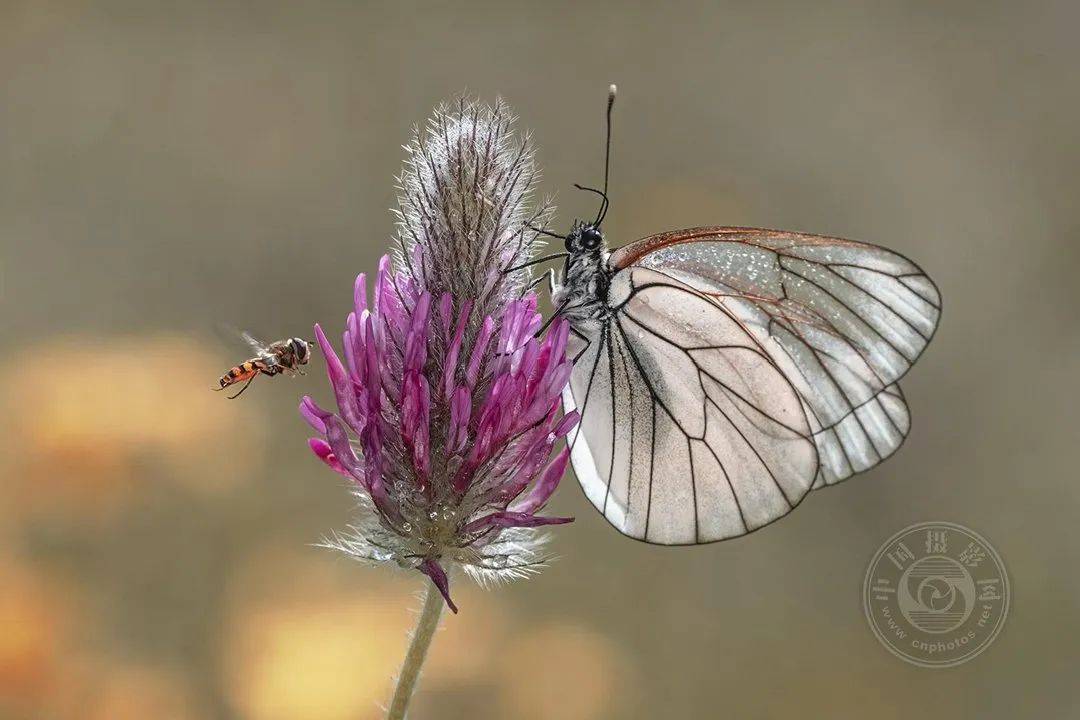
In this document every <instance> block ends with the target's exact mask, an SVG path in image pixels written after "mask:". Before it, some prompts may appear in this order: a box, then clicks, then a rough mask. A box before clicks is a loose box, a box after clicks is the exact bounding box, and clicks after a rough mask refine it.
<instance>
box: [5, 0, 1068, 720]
mask: <svg viewBox="0 0 1080 720" xmlns="http://www.w3.org/2000/svg"><path fill="white" fill-rule="evenodd" d="M1078 21H1080V12H1078V11H1077V8H1076V5H1075V4H1073V3H1065V2H1061V3H1053V2H1036V3H1001V2H952V3H930V2H921V3H895V4H891V5H889V4H877V3H875V4H868V3H861V2H856V1H854V0H845V1H841V2H827V1H826V2H815V3H803V2H788V3H783V2H781V3H743V2H731V1H729V2H723V3H712V4H709V7H707V8H706V7H705V4H704V3H702V4H698V3H687V4H685V5H679V4H674V5H672V4H664V5H663V6H661V4H659V3H638V2H615V1H610V2H595V3H587V2H556V1H555V0H551V1H549V2H543V3H520V4H519V3H516V2H507V1H506V0H499V1H498V2H490V3H488V2H473V3H468V4H454V3H422V4H419V3H418V4H414V3H396V4H391V3H385V4H383V3H377V4H374V3H363V2H351V1H350V2H346V1H342V2H309V3H291V2H280V3H277V2H233V3H218V2H204V1H199V2H186V3H173V2H146V1H145V0H138V1H128V2H120V1H117V2H97V3H83V2H74V1H71V2H67V1H64V0H35V1H32V2H16V1H13V0H4V1H3V2H0V273H2V275H0V292H2V306H0V307H2V309H0V344H2V348H0V717H2V718H5V720H6V719H8V718H10V719H12V720H23V719H24V718H57V719H65V718H90V719H92V720H98V719H105V718H110V719H112V718H120V719H124V718H162V719H166V720H188V719H191V718H200V719H201V718H210V719H214V720H217V719H221V720H225V719H230V720H231V719H237V720H278V719H281V720H284V719H286V718H287V719H289V720H306V719H308V718H310V719H312V720H316V719H318V720H338V719H341V720H353V719H356V720H361V719H364V718H376V717H379V716H380V709H379V708H380V705H381V704H382V703H383V702H385V701H386V700H387V699H388V697H389V690H390V683H391V679H392V677H393V676H394V674H395V673H396V671H397V668H398V665H399V662H400V660H401V658H402V656H403V653H404V649H405V645H406V631H407V629H408V628H409V626H410V624H411V623H412V620H413V617H414V613H415V611H416V609H417V607H418V601H417V599H416V593H417V592H418V590H419V589H420V588H422V586H423V581H422V578H421V577H420V576H419V575H416V574H412V575H408V574H402V573H398V572H395V571H391V570H388V569H385V568H377V569H369V568H366V567H363V566H360V565H358V564H355V563H352V562H350V561H348V560H346V559H344V558H342V557H338V556H335V555H333V554H332V553H330V552H329V551H325V550H321V549H319V548H315V547H313V546H312V545H313V543H315V542H317V541H319V540H320V538H322V537H323V536H324V535H325V534H326V533H328V532H329V531H331V530H333V529H335V528H342V527H343V526H344V525H345V524H346V523H347V522H348V520H349V516H350V512H351V507H352V502H351V500H350V498H349V497H348V495H347V493H346V490H345V488H344V486H343V484H342V483H341V482H340V481H339V479H338V478H337V476H335V475H333V473H330V472H328V471H326V470H325V468H323V467H322V466H321V465H320V464H319V463H318V462H317V461H316V460H315V459H313V458H312V457H310V454H309V453H308V451H307V449H306V446H305V439H306V437H307V431H306V427H305V426H304V424H303V423H302V422H301V421H300V419H299V417H298V416H297V413H296V404H297V400H298V398H299V396H300V395H301V394H303V393H311V394H313V395H314V396H315V397H316V398H319V399H322V400H326V399H328V396H329V393H328V389H327V386H326V383H325V379H324V376H323V375H322V372H321V361H320V360H319V359H316V361H315V363H316V365H315V369H316V372H313V373H311V374H309V375H308V377H306V378H300V379H295V380H293V379H286V378H281V379H276V380H274V381H272V382H261V383H256V384H255V387H254V388H252V391H250V392H249V393H247V394H246V395H245V396H244V397H243V398H241V400H239V401H237V402H228V401H227V400H225V399H224V397H222V396H221V395H220V394H215V393H212V392H210V391H209V388H210V387H211V385H212V384H213V383H214V382H215V379H216V378H217V376H218V375H220V374H221V373H222V372H223V371H224V370H225V369H226V368H227V367H228V366H229V365H231V364H233V363H235V362H237V361H239V360H242V359H243V358H244V355H245V348H244V347H243V346H242V345H240V344H229V343H228V342H223V341H222V340H220V339H219V338H218V337H217V336H215V334H214V327H215V326H216V325H218V324H221V323H226V324H230V325H235V326H238V327H244V328H250V329H251V330H253V331H255V332H257V333H261V334H263V335H264V336H266V337H268V338H276V337H279V336H286V335H292V334H310V328H311V325H312V323H313V322H315V321H320V322H322V323H324V324H326V325H328V326H330V327H338V326H339V325H340V323H342V322H343V320H344V317H345V314H346V312H347V310H348V308H349V305H350V301H351V292H352V290H351V288H352V280H353V278H354V277H355V275H356V273H357V272H359V271H363V270H371V269H373V268H374V266H375V263H376V259H377V258H378V256H379V255H380V254H381V253H382V252H384V250H385V248H386V247H387V244H388V241H389V238H390V237H391V233H392V230H393V221H392V218H391V216H390V213H389V212H388V208H389V207H390V206H391V205H392V204H393V203H394V198H395V193H394V189H393V176H394V175H395V174H396V173H397V172H398V170H399V167H400V163H401V161H402V155H403V153H402V151H401V149H400V145H401V144H402V143H404V142H405V141H406V140H407V137H408V132H409V128H410V126H411V125H412V124H414V123H418V122H422V121H424V120H425V118H426V117H427V116H428V114H429V112H430V110H431V108H432V107H433V106H434V105H435V104H436V103H438V102H439V101H440V100H443V99H447V98H452V97H453V96H455V95H456V94H458V93H460V92H461V91H463V90H468V91H469V92H471V93H474V94H477V95H479V96H480V97H482V98H484V99H487V100H492V99H494V98H495V97H496V96H497V95H501V96H502V97H504V98H505V99H506V100H507V101H508V102H509V103H510V104H511V105H512V106H513V107H514V108H515V109H516V111H517V112H518V113H519V115H520V116H521V119H522V120H521V126H522V127H523V128H528V129H531V130H532V131H533V132H534V136H535V141H536V143H537V145H538V146H539V155H538V159H539V161H540V163H541V164H542V166H543V167H544V170H545V175H544V179H543V182H542V186H541V190H542V191H544V192H548V193H552V194H556V196H557V198H556V199H557V202H558V205H559V214H558V223H559V226H561V227H566V226H568V225H569V223H570V222H571V221H572V219H573V218H574V217H576V216H584V215H587V214H588V213H591V212H594V210H595V203H594V201H593V198H592V197H590V196H588V195H586V194H583V193H577V192H574V191H573V189H572V187H571V184H572V183H574V182H582V183H596V182H598V180H599V178H600V174H601V163H602V141H603V115H602V111H603V106H604V101H605V92H606V88H607V85H608V83H610V82H617V83H618V84H619V88H620V98H619V103H618V105H617V108H616V117H615V152H614V156H613V180H612V191H613V205H612V210H611V214H610V215H609V219H608V220H607V222H606V223H605V229H606V230H607V232H608V234H609V238H610V240H611V241H612V242H613V244H615V245H618V244H622V243H623V242H626V241H629V240H632V239H634V238H637V237H640V236H643V235H646V234H650V233H653V232H657V231H661V230H665V229H671V228H678V227H690V226H694V225H702V224H716V223H721V224H738V225H759V226H766V227H784V228H791V229H800V230H806V231H813V232H819V233H826V234H835V235H841V236H847V237H853V238H859V239H864V240H868V241H871V242H875V243H878V244H881V245H885V246H888V247H891V248H894V249H896V250H899V251H901V252H903V253H905V254H907V255H909V256H910V257H912V258H914V259H916V260H917V262H919V264H920V265H922V267H923V268H925V269H926V270H927V272H928V273H929V274H930V275H931V276H932V277H933V278H934V279H935V280H936V281H937V283H938V285H939V286H940V288H941V290H942V293H943V295H944V298H945V314H944V318H943V322H942V325H941V328H940V330H939V332H938V334H937V338H936V339H935V341H934V342H933V344H932V345H931V346H930V348H929V350H928V351H927V353H926V354H925V356H924V357H923V359H922V360H921V361H920V362H919V364H918V366H917V367H916V368H915V369H914V371H913V372H912V373H911V374H910V375H909V376H908V378H907V380H905V382H904V389H905V391H906V393H907V398H908V401H909V403H910V405H911V408H912V413H913V416H914V426H913V431H912V433H911V436H910V437H909V439H908V441H907V443H906V445H905V447H904V448H903V449H902V450H901V451H900V452H899V453H898V454H897V455H896V456H895V457H894V458H893V459H891V460H890V461H889V462H887V463H885V464H884V465H882V466H881V467H879V468H878V469H876V470H874V471H871V472H870V473H868V474H866V475H863V476H861V477H859V478H857V479H854V480H852V481H851V482H848V483H846V484H844V485H842V486H840V487H839V488H838V489H832V490H828V491H825V492H821V493H815V494H813V495H811V496H810V499H809V500H808V501H807V502H806V503H804V504H803V505H802V506H801V507H800V508H799V510H798V512H795V513H793V514H792V515H791V516H790V517H788V518H787V519H785V520H783V521H781V522H779V523H777V524H775V525H773V526H771V527H770V528H769V529H767V530H765V531H763V532H760V533H756V534H754V535H752V536H750V537H747V538H744V539H741V540H736V541H732V542H727V543H721V544H718V545H711V546H706V547H699V548H687V549H678V550H672V549H663V548H654V547H648V546H645V545H642V544H640V543H634V542H630V541H627V540H624V539H622V538H621V537H620V536H619V535H618V534H617V533H615V532H614V531H613V530H611V529H609V527H608V526H607V524H606V523H605V522H604V521H603V520H602V519H601V518H600V517H599V516H598V515H597V514H596V513H595V512H594V511H593V510H592V509H591V508H590V507H589V506H588V505H587V502H586V501H585V499H584V497H583V496H582V494H581V492H580V490H579V489H578V487H577V485H576V483H575V482H574V480H573V478H572V477H568V478H567V481H566V482H565V483H564V486H563V489H562V490H561V491H560V493H559V495H558V496H557V500H556V502H555V510H557V511H559V512H561V513H570V514H574V515H576V516H577V517H578V521H577V522H576V523H574V524H572V525H570V526H567V527H563V528H559V529H558V530H557V531H556V532H555V533H554V534H555V542H554V548H555V551H556V552H557V553H558V554H559V555H560V556H561V558H560V559H559V560H558V561H557V562H555V563H554V564H553V565H552V566H551V567H550V568H549V569H548V570H546V571H545V572H544V573H543V574H542V575H540V576H539V577H538V578H536V579H534V580H531V581H529V582H524V583H519V584H516V585H513V586H510V587H507V588H501V589H496V590H493V591H482V590H480V589H478V588H476V587H473V586H471V585H469V584H468V583H467V582H466V581H464V580H463V579H462V580H459V581H458V582H457V585H456V586H457V590H456V599H457V601H458V604H459V605H460V606H461V608H462V612H461V614H460V615H458V616H454V617H449V618H447V620H446V621H445V623H444V628H443V630H442V631H441V632H440V634H439V635H438V637H437V638H436V641H435V649H434V651H433V652H434V655H433V658H432V659H431V662H430V666H429V669H428V671H427V674H426V676H425V678H424V680H423V682H422V685H421V690H420V693H419V695H418V697H417V699H416V702H415V705H414V713H413V715H412V717H415V718H417V719H418V720H419V719H423V718H456V717H469V718H508V717H513V718H522V719H524V720H532V719H534V718H565V719H568V720H594V719H600V718H653V717H686V718H697V717H702V718H704V717H708V718H724V717H731V718H788V717H795V716H799V717H809V718H819V717H820V718H825V717H828V718H856V717H857V718H866V717H873V718H878V719H880V720H888V719H891V718H910V717H918V716H926V715H928V714H931V713H932V714H933V715H934V716H936V717H950V718H976V717H977V718H1016V717H1038V718H1043V717H1045V718H1063V717H1080V691H1078V690H1077V688H1076V683H1075V675H1076V669H1077V667H1078V665H1080V650H1078V648H1077V644H1076V643H1075V642H1074V638H1075V637H1076V634H1077V632H1078V631H1080V613H1078V612H1077V611H1078V609H1080V603H1078V600H1077V598H1078V594H1080V575H1078V574H1077V572H1076V568H1077V565H1078V560H1080V545H1078V543H1077V540H1076V532H1075V523H1076V521H1077V519H1078V514H1077V510H1078V509H1080V486H1078V485H1077V479H1078V478H1077V463H1076V460H1075V454H1074V453H1075V450H1076V428H1077V425H1078V421H1080V412H1078V410H1077V408H1078V403H1077V392H1076V380H1075V378H1076V377H1077V374H1078V372H1080V323H1078V322H1077V319H1076V314H1077V311H1076V308H1077V303H1078V300H1080V283H1078V282H1077V272H1078V271H1080V204H1078V202H1077V198H1078V197H1080V132H1078V128H1080V84H1078V83H1077V67H1078V63H1080V45H1078V44H1077V43H1076V38H1075V32H1074V30H1075V28H1076V26H1077V22H1078ZM926 520H947V521H952V522H958V523H962V524H964V525H967V526H969V527H971V528H973V529H974V530H976V531H978V532H980V533H981V534H983V535H984V536H985V537H986V538H987V539H989V540H990V542H991V543H993V544H994V545H995V546H996V548H997V549H998V551H999V552H1000V553H1001V555H1002V556H1003V558H1004V561H1005V563H1006V565H1007V567H1008V570H1009V572H1010V577H1011V581H1012V587H1013V597H1012V612H1011V616H1010V617H1009V620H1008V622H1007V624H1006V626H1005V629H1004V631H1003V632H1002V634H1001V635H1000V636H999V637H998V638H997V640H996V642H995V643H994V644H993V645H992V646H991V647H990V648H989V649H988V650H987V651H986V652H985V653H983V654H982V655H980V656H979V657H978V658H976V659H975V660H973V661H971V662H969V663H967V664H965V665H962V666H960V667H956V668H952V669H948V670H936V671H935V670H926V669H921V668H917V667H913V666H910V665H907V664H905V663H903V662H901V661H900V660H898V659H897V658H895V657H894V656H892V655H891V654H889V652H887V651H886V650H885V648H883V647H882V646H881V645H880V644H879V643H878V641H877V640H876V639H875V638H874V636H873V635H872V634H871V632H870V630H869V628H868V627H867V623H866V621H865V619H864V617H863V612H862V608H861V599H860V598H861V585H862V582H863V575H864V572H865V571H866V566H867V563H868V562H869V561H870V558H871V557H872V555H873V554H874V552H875V550H876V549H877V547H878V546H879V544H881V543H882V542H883V541H884V540H885V539H886V538H888V537H889V536H890V535H892V534H893V533H894V532H895V531H897V530H899V529H901V528H902V527H904V526H906V525H908V524H910V523H914V522H919V521H926Z"/></svg>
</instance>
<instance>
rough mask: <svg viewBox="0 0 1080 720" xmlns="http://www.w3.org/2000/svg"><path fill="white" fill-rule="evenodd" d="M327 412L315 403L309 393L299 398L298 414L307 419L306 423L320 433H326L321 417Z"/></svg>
mask: <svg viewBox="0 0 1080 720" xmlns="http://www.w3.org/2000/svg"><path fill="white" fill-rule="evenodd" d="M329 414H330V413H328V412H326V411H325V410H323V409H322V408H321V407H319V406H318V405H316V404H315V401H314V400H312V399H311V396H310V395H305V396H304V397H303V398H301V399H300V415H301V416H302V417H303V418H304V420H306V421H307V424H308V425H310V426H311V428H312V429H313V430H314V431H315V432H317V433H319V434H320V435H325V434H326V423H324V422H323V421H322V419H323V417H325V416H326V415H329Z"/></svg>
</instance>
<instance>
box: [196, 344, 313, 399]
mask: <svg viewBox="0 0 1080 720" xmlns="http://www.w3.org/2000/svg"><path fill="white" fill-rule="evenodd" d="M241 336H242V337H243V338H244V340H245V341H247V344H248V345H250V346H251V348H252V349H253V350H254V351H255V357H253V358H251V359H250V360H245V361H244V362H242V363H240V364H239V365H237V366H235V367H233V368H230V369H229V371H228V372H227V373H225V374H224V375H222V376H221V378H220V379H219V380H218V384H219V385H220V387H216V388H214V390H224V389H225V388H227V387H229V386H230V385H235V384H237V383H241V382H244V381H245V380H246V381H247V382H246V383H244V387H242V388H240V392H238V393H236V394H235V395H230V396H229V399H230V400H235V399H236V398H238V397H240V395H241V394H242V393H243V392H244V391H245V390H247V389H248V386H249V385H251V383H252V382H253V381H254V380H255V378H257V377H258V376H259V375H260V374H262V375H268V376H270V377H273V376H274V375H279V374H281V373H286V374H288V375H294V374H300V375H304V374H305V373H304V371H303V370H302V369H300V366H301V365H306V364H307V362H308V360H310V359H311V349H312V348H314V347H315V345H314V343H310V342H308V341H307V340H304V339H303V338H298V337H294V338H289V339H286V340H278V341H277V342H273V343H270V344H269V345H266V344H264V343H262V342H261V341H259V340H256V339H255V338H253V337H252V336H251V335H250V334H248V333H246V332H245V333H241Z"/></svg>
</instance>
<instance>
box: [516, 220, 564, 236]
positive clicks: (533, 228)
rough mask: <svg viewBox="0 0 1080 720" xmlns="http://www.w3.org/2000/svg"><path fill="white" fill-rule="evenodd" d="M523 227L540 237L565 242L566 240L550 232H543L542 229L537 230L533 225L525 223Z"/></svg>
mask: <svg viewBox="0 0 1080 720" xmlns="http://www.w3.org/2000/svg"><path fill="white" fill-rule="evenodd" d="M525 227H527V228H529V229H530V230H532V231H533V232H534V233H539V234H540V235H547V236H548V237H553V238H558V239H559V240H565V239H566V238H565V237H564V236H562V235H559V234H557V233H553V232H551V231H550V230H545V229H543V228H538V227H536V226H535V225H532V224H530V223H525Z"/></svg>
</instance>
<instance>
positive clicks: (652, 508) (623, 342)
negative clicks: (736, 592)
mask: <svg viewBox="0 0 1080 720" xmlns="http://www.w3.org/2000/svg"><path fill="white" fill-rule="evenodd" d="M610 297H611V298H612V302H613V304H614V305H616V306H617V307H616V308H615V313H614V316H613V318H612V319H611V320H610V321H609V322H606V323H597V324H595V325H594V326H593V329H592V330H591V331H589V330H588V329H586V330H585V332H586V334H587V335H588V347H587V349H585V350H584V353H583V354H582V356H581V358H580V359H579V360H578V362H577V363H576V364H575V369H574V373H573V376H572V378H571V381H570V385H569V387H568V388H567V390H566V391H565V392H564V403H565V405H566V406H567V408H568V409H578V411H579V412H580V413H581V416H582V417H581V422H580V423H579V426H578V431H577V432H576V433H575V434H574V435H573V436H572V437H571V459H572V461H573V464H574V469H575V472H576V473H577V475H578V479H579V481H580V482H581V484H582V487H583V488H584V490H585V494H586V496H588V498H589V500H590V501H591V502H592V503H593V505H594V506H595V507H596V508H597V509H598V510H600V512H602V513H603V514H604V516H605V517H606V518H607V519H608V521H609V522H611V523H612V525H614V526H615V527H616V528H617V529H618V530H619V531H620V532H622V533H624V534H626V535H629V536H631V537H635V538H638V539H640V540H645V541H647V542H651V543H658V544H665V545H675V544H693V543H705V542H713V541H716V540H723V539H726V538H730V537H735V536H738V535H743V534H745V533H747V532H751V531H753V530H756V529H757V528H760V527H762V526H764V525H766V524H768V523H770V522H772V521H773V520H776V519H778V518H780V517H782V516H783V515H785V514H787V513H788V512H790V510H791V509H792V508H794V507H795V505H797V504H798V503H799V501H800V500H801V499H802V498H803V496H804V495H805V494H806V492H807V491H808V490H809V489H810V486H811V484H812V483H813V480H814V477H815V474H816V472H817V468H818V461H817V453H816V450H815V446H814V443H813V441H812V440H811V438H810V426H809V422H808V420H807V418H806V415H805V413H804V411H803V409H802V405H801V402H800V399H799V396H798V394H797V393H796V392H795V390H794V388H793V387H792V386H791V384H790V383H789V382H788V381H787V380H786V379H785V378H784V376H783V374H782V373H781V372H780V370H779V369H778V368H777V367H776V366H775V364H774V363H773V362H772V361H771V360H770V358H769V357H768V355H767V354H766V353H765V352H763V350H762V349H761V348H760V346H759V344H758V342H757V340H756V339H755V338H754V337H753V336H751V335H750V334H749V333H748V332H747V331H746V330H745V328H743V327H742V325H741V324H740V323H739V321H738V320H737V319H736V318H734V317H732V316H731V315H730V314H728V313H727V312H726V311H724V309H723V308H721V307H720V306H718V305H717V304H715V303H713V302H711V301H710V300H709V299H707V298H705V297H704V296H702V295H701V294H699V293H697V292H695V291H694V290H693V289H691V288H689V287H687V286H685V285H683V284H682V283H678V282H676V281H672V280H670V279H668V278H666V277H664V276H663V275H660V274H658V273H654V272H651V271H648V270H644V269H634V270H630V271H626V272H623V273H619V274H618V275H617V276H616V277H615V278H614V280H613V284H612V288H611V294H610ZM619 298H621V299H619Z"/></svg>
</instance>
